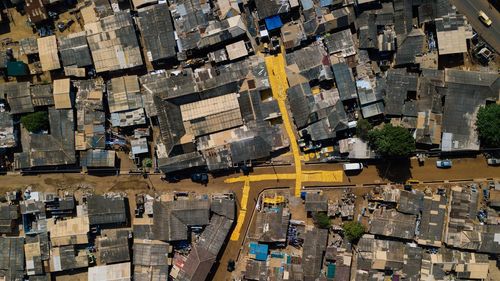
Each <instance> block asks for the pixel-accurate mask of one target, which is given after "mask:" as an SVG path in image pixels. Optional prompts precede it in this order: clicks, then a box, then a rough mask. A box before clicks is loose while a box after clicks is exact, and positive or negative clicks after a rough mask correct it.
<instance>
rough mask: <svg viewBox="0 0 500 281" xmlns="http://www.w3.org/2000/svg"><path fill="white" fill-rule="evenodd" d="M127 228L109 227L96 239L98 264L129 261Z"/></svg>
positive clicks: (128, 232) (128, 234)
mask: <svg viewBox="0 0 500 281" xmlns="http://www.w3.org/2000/svg"><path fill="white" fill-rule="evenodd" d="M130 235H131V233H130V231H129V230H128V229H110V230H109V231H108V230H106V232H105V233H104V232H103V233H102V234H101V237H98V238H97V239H96V248H97V259H98V261H99V263H100V264H112V263H118V262H126V261H130V245H129V236H130Z"/></svg>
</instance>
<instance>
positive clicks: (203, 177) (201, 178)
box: [191, 173, 208, 184]
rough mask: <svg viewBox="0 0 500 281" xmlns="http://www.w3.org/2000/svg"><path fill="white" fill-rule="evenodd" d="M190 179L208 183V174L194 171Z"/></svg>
mask: <svg viewBox="0 0 500 281" xmlns="http://www.w3.org/2000/svg"><path fill="white" fill-rule="evenodd" d="M191 180H192V181H193V182H197V183H201V184H207V183H208V174H207V173H195V174H192V175H191Z"/></svg>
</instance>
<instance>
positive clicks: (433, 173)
mask: <svg viewBox="0 0 500 281" xmlns="http://www.w3.org/2000/svg"><path fill="white" fill-rule="evenodd" d="M452 161H453V167H452V168H451V169H446V170H443V169H437V168H436V167H435V159H428V160H427V161H426V163H425V165H424V166H419V165H418V163H417V162H416V161H409V162H406V163H385V164H379V165H368V166H367V167H365V168H364V169H363V171H362V172H361V173H359V174H358V175H349V176H345V177H344V182H343V183H342V184H345V185H353V184H373V183H380V182H387V181H394V180H398V181H404V180H406V179H408V178H413V179H417V180H420V181H424V182H427V181H438V180H460V179H486V178H500V167H491V166H488V165H487V164H486V161H485V159H484V158H483V157H477V158H463V159H452ZM303 169H304V170H339V169H342V165H341V164H318V165H305V166H304V167H303ZM294 171H295V167H293V166H282V167H263V168H255V170H254V172H253V173H254V174H272V173H291V172H294ZM234 176H239V174H229V175H224V176H220V177H215V178H211V179H210V183H209V184H208V186H203V185H199V184H196V183H193V182H191V181H190V180H189V179H185V180H182V181H180V182H178V183H166V182H163V181H161V180H160V175H153V176H150V177H149V178H148V179H143V178H142V177H141V176H135V175H120V176H107V177H99V176H90V175H82V174H44V175H31V176H18V175H8V176H0V192H1V193H3V192H6V191H9V190H13V189H16V188H21V189H22V188H25V187H26V186H28V185H29V186H32V188H33V189H34V190H40V191H57V190H58V189H70V190H72V191H78V189H81V188H86V189H89V188H90V189H92V190H93V191H94V192H95V193H98V194H101V193H105V192H108V191H121V192H127V193H128V194H129V196H133V194H135V193H139V192H151V193H152V192H155V191H156V192H163V191H196V192H202V193H205V192H206V193H212V192H225V191H234V192H235V194H236V197H237V198H238V202H239V200H240V198H241V194H242V192H241V189H242V187H243V183H234V184H226V183H224V180H225V179H227V178H230V177H234ZM308 184H309V185H325V183H308ZM342 184H338V183H336V185H342ZM294 185H295V181H294V180H280V181H266V182H255V183H252V184H251V186H250V193H249V197H248V207H247V210H249V213H250V215H247V216H246V217H245V221H244V223H243V227H242V235H241V236H240V239H239V240H238V241H230V242H228V244H227V246H226V249H225V252H224V254H223V255H222V258H221V260H220V266H219V268H218V270H217V272H216V275H215V277H214V280H229V279H228V278H229V274H228V272H227V271H226V266H227V262H228V260H229V259H233V260H236V257H237V254H238V251H239V249H240V247H241V246H242V245H241V243H242V241H243V238H244V236H245V235H244V233H246V230H247V229H248V225H249V223H250V218H251V212H252V211H253V210H254V208H255V203H256V199H257V197H258V195H259V193H260V192H261V191H262V190H264V189H266V188H270V187H290V188H293V187H294ZM238 208H239V206H238Z"/></svg>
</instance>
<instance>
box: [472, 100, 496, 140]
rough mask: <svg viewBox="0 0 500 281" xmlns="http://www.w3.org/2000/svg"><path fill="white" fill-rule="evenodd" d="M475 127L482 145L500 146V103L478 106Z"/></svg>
mask: <svg viewBox="0 0 500 281" xmlns="http://www.w3.org/2000/svg"><path fill="white" fill-rule="evenodd" d="M476 129H477V132H478V133H479V140H480V141H481V146H483V147H500V105H499V104H496V103H494V104H490V105H488V106H486V107H481V108H479V112H478V113H477V120H476Z"/></svg>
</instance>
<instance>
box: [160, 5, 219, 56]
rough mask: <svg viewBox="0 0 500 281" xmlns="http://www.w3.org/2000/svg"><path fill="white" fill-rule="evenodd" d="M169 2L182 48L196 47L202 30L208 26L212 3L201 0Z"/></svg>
mask: <svg viewBox="0 0 500 281" xmlns="http://www.w3.org/2000/svg"><path fill="white" fill-rule="evenodd" d="M202 3H203V4H202ZM169 4H170V6H169V9H170V12H171V14H172V18H173V19H174V26H175V30H176V32H177V35H178V36H179V40H180V44H181V46H182V49H183V50H189V49H195V48H196V44H197V43H198V41H199V40H200V38H201V35H200V30H201V29H204V28H206V27H207V26H208V23H209V12H210V4H209V3H206V2H202V1H200V0H173V1H169Z"/></svg>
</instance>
